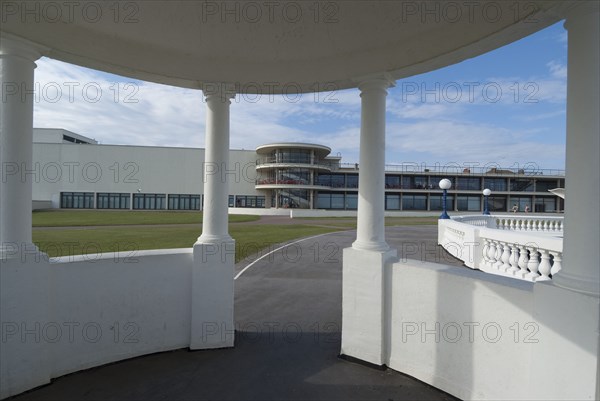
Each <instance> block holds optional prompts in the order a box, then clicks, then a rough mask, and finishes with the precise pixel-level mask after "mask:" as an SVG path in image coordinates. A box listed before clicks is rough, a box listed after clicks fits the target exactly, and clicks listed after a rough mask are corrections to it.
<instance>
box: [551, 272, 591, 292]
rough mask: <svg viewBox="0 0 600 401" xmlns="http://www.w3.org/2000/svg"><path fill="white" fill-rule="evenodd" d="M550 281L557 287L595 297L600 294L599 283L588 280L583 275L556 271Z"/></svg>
mask: <svg viewBox="0 0 600 401" xmlns="http://www.w3.org/2000/svg"><path fill="white" fill-rule="evenodd" d="M552 282H553V283H554V285H556V286H557V287H561V288H565V289H567V290H571V291H576V292H579V293H582V294H586V295H591V296H595V297H599V296H600V283H598V282H597V281H590V280H589V279H586V278H585V277H578V276H576V275H573V274H569V273H568V272H564V271H561V272H558V273H557V274H556V277H553V278H552Z"/></svg>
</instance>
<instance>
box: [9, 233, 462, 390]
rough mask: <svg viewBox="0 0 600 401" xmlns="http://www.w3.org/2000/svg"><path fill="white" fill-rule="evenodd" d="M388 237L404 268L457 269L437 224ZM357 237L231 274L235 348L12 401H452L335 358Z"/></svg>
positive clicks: (326, 238)
mask: <svg viewBox="0 0 600 401" xmlns="http://www.w3.org/2000/svg"><path fill="white" fill-rule="evenodd" d="M386 234H387V240H388V243H389V244H390V245H391V246H392V247H395V248H397V249H398V253H399V256H400V260H401V261H402V260H403V257H408V258H410V259H417V260H426V261H429V262H440V263H445V264H455V265H459V266H460V265H461V263H460V262H459V261H457V260H456V259H453V258H452V257H451V256H449V255H448V254H446V252H445V251H444V250H443V249H442V248H440V247H438V246H437V245H436V243H437V240H436V239H437V226H403V227H388V228H387V229H386ZM355 235H356V233H355V231H345V232H338V233H332V234H326V235H322V236H318V237H312V238H308V239H304V240H301V241H299V242H292V243H291V244H290V245H289V246H287V247H285V248H282V249H279V250H278V251H275V252H273V253H272V254H269V255H267V256H266V257H264V258H262V259H260V260H256V258H254V259H253V260H244V261H242V262H240V263H238V264H237V265H236V274H239V273H240V272H241V271H242V270H244V269H246V267H248V266H249V265H250V266H249V267H248V268H247V269H246V270H244V272H243V274H241V275H240V276H239V277H238V278H237V279H236V282H235V316H236V324H237V327H236V339H235V348H231V349H220V350H210V351H193V352H190V351H189V350H187V349H182V350H177V351H172V352H164V353H159V354H153V355H148V356H143V357H139V358H134V359H130V360H126V361H122V362H117V363H113V364H110V365H105V366H101V367H97V368H93V369H90V370H87V371H83V372H78V373H74V374H71V375H67V376H64V377H61V378H58V379H56V380H53V382H52V383H51V384H50V385H47V386H43V387H40V388H38V389H35V390H32V391H29V392H27V393H24V394H21V395H20V396H17V397H14V399H15V400H59V399H60V400H141V399H144V400H202V399H213V400H215V399H223V400H455V398H454V397H452V396H450V395H448V394H446V393H444V392H442V391H439V390H437V389H435V388H433V387H431V386H428V385H426V384H424V383H422V382H420V381H418V380H416V379H414V378H411V377H409V376H406V375H403V374H401V373H398V372H396V371H393V370H391V369H387V370H385V371H382V370H378V369H375V368H372V367H367V366H364V365H361V364H357V363H352V362H348V361H345V360H342V359H340V358H338V354H339V351H340V330H341V314H342V310H341V299H342V250H343V248H345V247H348V246H350V245H351V243H352V241H353V240H354V238H355ZM263 254H266V252H265V253H263ZM256 256H257V257H260V256H261V255H256Z"/></svg>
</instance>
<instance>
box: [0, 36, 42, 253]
mask: <svg viewBox="0 0 600 401" xmlns="http://www.w3.org/2000/svg"><path fill="white" fill-rule="evenodd" d="M40 57H41V54H40V53H39V52H38V51H37V50H36V49H35V48H34V47H32V46H31V45H29V44H27V43H24V42H21V41H17V40H15V39H9V38H7V37H5V36H4V34H3V37H2V39H0V84H1V89H2V90H1V96H2V99H1V102H0V172H1V177H0V257H1V258H2V259H4V258H11V257H17V255H19V254H21V253H22V252H24V251H27V252H32V251H37V248H36V247H34V246H33V244H32V242H31V205H32V202H31V201H32V199H31V198H32V182H33V180H34V179H35V174H34V169H33V161H32V158H33V96H34V93H33V90H34V82H33V79H34V69H35V67H36V65H35V60H37V59H38V58H40Z"/></svg>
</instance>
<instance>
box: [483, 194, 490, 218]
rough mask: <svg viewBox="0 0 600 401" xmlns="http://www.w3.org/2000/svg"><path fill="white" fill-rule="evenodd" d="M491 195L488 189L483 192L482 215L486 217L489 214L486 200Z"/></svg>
mask: <svg viewBox="0 0 600 401" xmlns="http://www.w3.org/2000/svg"><path fill="white" fill-rule="evenodd" d="M491 193H492V191H490V190H489V189H488V188H486V189H484V190H483V214H485V215H488V216H489V214H490V209H489V205H488V198H489V196H490V194H491Z"/></svg>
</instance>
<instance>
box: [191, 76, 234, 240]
mask: <svg viewBox="0 0 600 401" xmlns="http://www.w3.org/2000/svg"><path fill="white" fill-rule="evenodd" d="M234 95H235V94H234V93H232V92H228V91H227V88H225V87H224V85H219V87H218V88H217V87H215V88H213V87H212V86H211V88H210V90H208V89H206V90H205V96H206V144H205V149H206V150H205V154H204V172H203V174H204V216H203V219H202V235H201V236H200V237H199V238H198V242H202V243H207V242H220V241H223V240H231V237H230V236H229V232H228V227H227V223H228V207H229V206H228V205H229V184H228V183H227V177H228V166H229V106H230V105H231V100H230V99H231V98H232V97H233V96H234Z"/></svg>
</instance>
